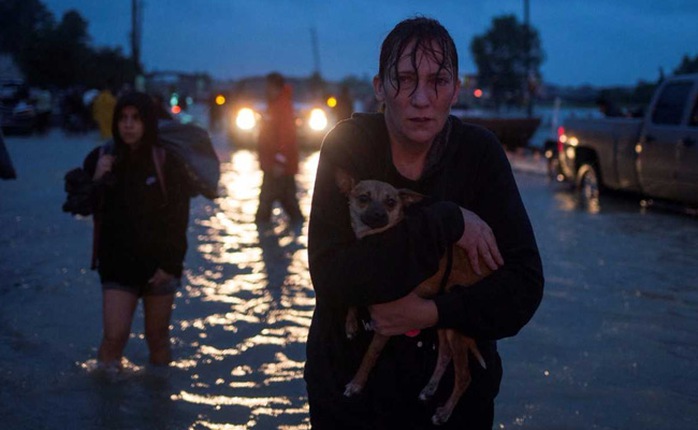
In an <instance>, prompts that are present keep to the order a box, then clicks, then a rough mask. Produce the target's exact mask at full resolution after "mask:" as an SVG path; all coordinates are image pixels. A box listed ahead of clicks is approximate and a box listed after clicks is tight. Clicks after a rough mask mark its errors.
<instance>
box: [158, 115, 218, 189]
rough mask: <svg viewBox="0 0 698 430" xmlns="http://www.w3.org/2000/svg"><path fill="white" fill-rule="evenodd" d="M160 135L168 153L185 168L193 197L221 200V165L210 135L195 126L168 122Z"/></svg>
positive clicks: (162, 122) (160, 125) (163, 125)
mask: <svg viewBox="0 0 698 430" xmlns="http://www.w3.org/2000/svg"><path fill="white" fill-rule="evenodd" d="M158 134H159V137H160V144H161V145H162V147H163V148H164V149H165V152H167V153H169V154H171V155H172V156H174V157H176V158H177V159H178V160H180V161H181V162H182V164H183V165H184V167H185V170H186V171H187V175H188V179H189V185H190V186H189V188H190V189H191V191H192V197H194V196H197V195H199V194H201V195H203V196H204V197H206V198H207V199H209V200H213V199H215V198H216V197H218V181H219V179H220V176H221V171H220V161H219V160H218V156H217V155H216V151H215V150H214V149H213V145H212V144H211V137H210V136H209V134H208V131H206V130H205V129H203V128H201V127H199V126H198V125H195V124H191V123H187V124H182V123H180V122H177V121H174V120H165V121H160V122H159V123H158ZM156 165H157V164H156Z"/></svg>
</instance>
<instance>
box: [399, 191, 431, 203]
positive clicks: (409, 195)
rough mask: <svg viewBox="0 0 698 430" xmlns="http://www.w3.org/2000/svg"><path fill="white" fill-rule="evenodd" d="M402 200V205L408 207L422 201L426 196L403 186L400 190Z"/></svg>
mask: <svg viewBox="0 0 698 430" xmlns="http://www.w3.org/2000/svg"><path fill="white" fill-rule="evenodd" d="M398 192H399V193H400V200H402V205H403V206H405V207H407V206H409V205H411V204H413V203H418V202H421V201H422V200H423V199H424V198H425V197H426V196H425V195H424V194H420V193H418V192H416V191H412V190H409V189H407V188H401V189H400V190H399V191H398Z"/></svg>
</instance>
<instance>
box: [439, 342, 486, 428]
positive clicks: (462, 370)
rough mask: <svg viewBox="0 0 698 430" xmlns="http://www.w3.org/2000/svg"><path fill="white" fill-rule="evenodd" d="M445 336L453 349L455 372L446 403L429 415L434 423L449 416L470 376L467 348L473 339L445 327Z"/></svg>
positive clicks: (470, 378)
mask: <svg viewBox="0 0 698 430" xmlns="http://www.w3.org/2000/svg"><path fill="white" fill-rule="evenodd" d="M446 331H447V333H446V337H447V338H448V342H449V344H450V345H451V350H452V351H453V370H454V373H455V376H454V381H453V391H452V392H451V396H450V397H449V398H448V400H447V401H446V403H445V404H444V405H443V406H442V407H440V408H437V409H436V413H435V414H434V416H433V417H431V422H432V423H433V424H434V425H441V424H444V423H445V422H446V421H448V419H449V418H450V417H451V413H452V412H453V408H455V407H456V404H457V403H458V400H460V398H461V396H462V395H463V393H465V390H467V389H468V386H469V385H470V381H471V380H472V377H471V376H470V367H468V350H469V349H471V346H470V343H471V342H472V343H475V341H474V340H473V339H471V338H469V337H466V336H463V335H462V334H460V333H459V332H457V331H456V330H452V329H447V330H446Z"/></svg>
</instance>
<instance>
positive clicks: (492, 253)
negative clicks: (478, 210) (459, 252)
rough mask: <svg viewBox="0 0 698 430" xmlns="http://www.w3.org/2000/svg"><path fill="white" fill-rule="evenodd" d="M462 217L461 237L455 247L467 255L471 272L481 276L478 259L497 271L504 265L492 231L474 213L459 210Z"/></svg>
mask: <svg viewBox="0 0 698 430" xmlns="http://www.w3.org/2000/svg"><path fill="white" fill-rule="evenodd" d="M460 211H461V214H462V215H463V224H464V225H465V228H464V229H463V235H462V236H461V237H460V239H458V242H456V245H458V246H460V247H461V248H463V249H464V250H465V252H466V253H467V254H468V260H469V261H470V265H471V266H472V268H473V271H475V273H477V274H478V275H482V270H480V258H479V257H482V261H483V262H484V263H485V264H486V265H487V267H489V268H490V269H492V270H497V269H498V268H499V267H500V266H501V265H503V264H504V259H503V258H502V254H500V253H499V247H498V246H497V240H496V239H495V237H494V233H493V232H492V229H491V228H490V226H489V225H487V223H486V222H485V221H483V220H482V218H480V217H479V216H477V215H476V214H475V213H474V212H471V211H469V210H467V209H463V208H460Z"/></svg>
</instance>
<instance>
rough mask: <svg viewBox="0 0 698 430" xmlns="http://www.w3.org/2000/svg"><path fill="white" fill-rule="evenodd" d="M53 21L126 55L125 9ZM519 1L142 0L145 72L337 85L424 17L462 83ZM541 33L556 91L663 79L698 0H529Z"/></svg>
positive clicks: (696, 22) (691, 38)
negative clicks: (312, 77) (441, 38)
mask: <svg viewBox="0 0 698 430" xmlns="http://www.w3.org/2000/svg"><path fill="white" fill-rule="evenodd" d="M43 2H44V4H46V5H47V6H48V8H49V9H50V10H51V11H52V12H53V13H54V14H55V15H56V18H57V19H59V18H60V17H61V16H62V14H63V13H65V12H66V11H67V10H69V9H76V10H77V11H78V12H80V14H81V15H82V16H83V17H84V18H85V19H86V20H87V21H88V22H89V28H88V31H89V33H90V35H91V36H92V42H93V44H94V45H96V46H122V47H123V49H124V52H125V53H129V52H130V48H129V42H128V41H129V36H128V35H129V32H130V19H131V2H130V1H126V0H119V1H106V0H99V1H86V0H43ZM523 4H524V2H523V0H471V1H467V0H460V1H456V0H453V1H448V0H441V1H439V0H429V1H427V0H422V1H418V0H249V1H248V0H144V1H143V22H144V26H143V37H142V61H143V63H144V65H145V67H146V69H147V70H181V71H202V72H209V73H210V74H211V75H212V76H214V77H216V78H221V79H225V78H232V79H235V78H240V77H243V76H249V75H259V74H265V73H268V72H270V71H273V70H278V71H281V72H284V73H286V74H288V75H291V76H304V75H308V74H309V73H311V72H312V71H313V70H314V59H313V53H312V52H313V51H312V42H311V30H310V29H311V28H313V27H314V28H315V29H316V33H317V39H318V50H319V54H320V55H319V57H320V71H321V73H322V75H323V76H324V77H325V78H328V79H331V80H338V79H341V78H343V77H345V76H348V75H355V76H359V77H364V76H366V77H370V76H373V74H375V72H376V70H377V63H378V52H379V47H380V43H381V41H382V40H383V38H384V37H385V35H386V34H387V33H388V32H389V31H390V29H391V28H392V27H393V26H394V25H395V24H396V23H397V22H399V21H400V20H402V19H404V18H407V17H410V16H414V15H416V14H422V15H425V16H429V17H432V18H436V19H438V20H439V21H441V22H442V24H444V25H445V26H446V28H447V29H448V30H449V31H450V32H451V35H452V36H453V38H454V40H455V41H456V44H457V46H458V49H459V53H460V56H461V61H460V67H461V70H462V72H463V73H474V72H475V71H476V69H475V66H474V63H473V61H472V58H471V55H470V41H471V40H472V38H473V37H474V36H476V35H481V34H483V33H484V32H485V31H486V30H487V28H488V27H489V26H490V24H491V21H492V18H493V17H495V16H498V15H502V14H515V15H516V16H517V17H518V18H519V19H520V20H521V21H523V9H524V6H523ZM530 20H531V25H533V26H534V27H535V28H536V29H537V30H538V31H539V33H540V35H541V39H542V46H543V49H544V51H545V53H546V60H545V62H544V63H543V66H542V68H541V70H542V73H543V78H544V80H545V81H547V82H550V83H555V84H561V85H580V84H585V83H589V84H592V85H604V86H605V85H634V84H635V83H637V81H638V80H646V81H654V80H656V79H657V77H658V76H659V69H660V67H661V68H663V69H664V72H666V73H667V74H670V73H671V71H673V70H674V69H675V68H676V67H677V66H678V65H679V63H680V62H681V59H682V58H683V56H684V55H686V54H688V55H690V56H691V57H693V56H696V55H698V0H530Z"/></svg>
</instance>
